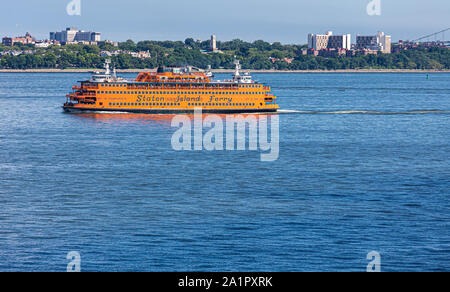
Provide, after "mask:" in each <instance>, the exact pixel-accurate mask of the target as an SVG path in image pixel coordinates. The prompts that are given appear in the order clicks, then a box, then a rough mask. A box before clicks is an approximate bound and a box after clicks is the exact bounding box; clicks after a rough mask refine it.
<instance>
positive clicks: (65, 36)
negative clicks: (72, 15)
mask: <svg viewBox="0 0 450 292" xmlns="http://www.w3.org/2000/svg"><path fill="white" fill-rule="evenodd" d="M50 40H52V41H58V42H60V43H62V44H70V43H79V42H80V43H94V42H99V41H100V40H101V34H100V33H99V32H92V31H82V30H78V29H76V28H67V29H66V30H64V31H60V32H51V33H50Z"/></svg>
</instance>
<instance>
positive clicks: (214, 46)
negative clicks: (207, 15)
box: [210, 34, 217, 52]
mask: <svg viewBox="0 0 450 292" xmlns="http://www.w3.org/2000/svg"><path fill="white" fill-rule="evenodd" d="M210 50H211V52H215V51H217V38H216V35H214V34H213V35H212V36H211V47H210Z"/></svg>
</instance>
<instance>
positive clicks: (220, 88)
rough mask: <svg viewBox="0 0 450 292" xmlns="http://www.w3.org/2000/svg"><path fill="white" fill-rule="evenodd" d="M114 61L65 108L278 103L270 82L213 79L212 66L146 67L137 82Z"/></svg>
mask: <svg viewBox="0 0 450 292" xmlns="http://www.w3.org/2000/svg"><path fill="white" fill-rule="evenodd" d="M109 64H110V61H109V60H107V62H106V64H105V69H106V72H105V73H100V72H95V73H93V75H92V77H91V79H90V80H88V81H81V82H80V83H81V85H78V86H73V92H72V93H71V94H69V95H67V101H66V103H65V104H64V106H63V108H64V110H65V111H67V112H83V111H105V112H113V111H114V112H115V111H118V112H132V113H165V114H167V113H192V112H193V111H194V109H197V108H201V109H202V111H203V112H204V113H251V112H255V113H259V112H276V111H277V110H278V109H279V106H278V105H277V104H276V103H275V100H276V97H275V96H274V95H273V94H271V89H270V87H268V86H266V85H264V84H261V83H258V82H256V81H254V80H252V77H251V76H250V75H249V74H248V73H245V74H242V75H241V73H240V72H239V71H240V69H241V67H240V65H239V61H236V62H235V64H236V72H235V73H234V75H233V78H232V79H231V80H223V81H219V80H217V81H215V80H214V79H213V75H212V74H211V72H209V71H203V70H200V69H193V68H192V67H187V68H159V69H158V71H157V72H156V73H150V72H142V73H140V74H139V75H138V76H137V78H136V79H135V80H133V81H128V80H126V79H124V78H120V77H117V76H116V72H115V69H113V72H112V73H111V70H110V68H109Z"/></svg>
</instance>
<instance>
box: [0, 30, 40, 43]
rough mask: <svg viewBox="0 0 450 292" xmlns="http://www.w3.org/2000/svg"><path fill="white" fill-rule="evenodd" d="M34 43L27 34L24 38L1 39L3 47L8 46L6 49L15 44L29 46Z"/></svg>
mask: <svg viewBox="0 0 450 292" xmlns="http://www.w3.org/2000/svg"><path fill="white" fill-rule="evenodd" d="M35 42H36V41H35V39H34V38H33V37H32V36H31V34H29V33H28V32H27V33H26V35H25V36H20V37H15V38H10V37H4V38H3V39H2V44H3V45H4V46H8V47H12V46H14V44H16V43H21V44H24V45H30V44H34V43H35Z"/></svg>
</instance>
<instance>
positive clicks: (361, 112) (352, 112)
mask: <svg viewBox="0 0 450 292" xmlns="http://www.w3.org/2000/svg"><path fill="white" fill-rule="evenodd" d="M278 113H279V114H319V115H320V114H322V115H326V114H329V115H339V114H340V115H358V114H359V115H424V114H450V110H414V111H403V112H382V111H371V110H341V111H299V110H289V109H283V110H279V111H278Z"/></svg>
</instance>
